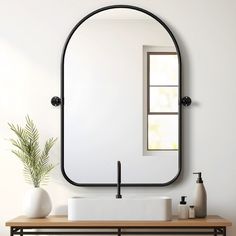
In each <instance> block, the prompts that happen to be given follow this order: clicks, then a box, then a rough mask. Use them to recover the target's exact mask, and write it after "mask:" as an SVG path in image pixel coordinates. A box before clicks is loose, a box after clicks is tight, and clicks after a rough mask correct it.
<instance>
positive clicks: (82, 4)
mask: <svg viewBox="0 0 236 236" xmlns="http://www.w3.org/2000/svg"><path fill="white" fill-rule="evenodd" d="M121 3H125V4H132V5H137V6H140V7H143V8H146V9H147V10H150V11H151V12H153V13H155V14H156V15H157V16H159V17H161V18H162V19H163V20H164V21H165V22H166V23H167V24H168V25H169V26H170V28H171V29H172V30H173V32H174V34H175V36H176V38H177V40H178V42H179V45H180V49H181V52H182V57H183V77H184V94H186V95H190V96H191V97H192V99H193V101H194V104H193V105H192V106H191V108H189V109H185V111H184V117H183V118H184V145H185V148H184V149H185V150H184V166H183V172H182V176H181V177H180V178H179V180H178V181H177V182H176V183H175V184H173V185H171V186H169V187H165V188H145V189H144V188H137V189H134V188H127V189H123V194H124V195H125V194H126V193H135V192H136V193H137V194H141V193H145V194H152V195H162V194H165V195H169V196H171V197H173V199H174V205H176V204H177V202H178V201H179V197H180V195H183V194H184V195H188V196H189V201H190V203H191V201H192V196H193V190H194V187H195V186H194V185H195V184H194V182H195V177H193V176H192V174H191V173H192V172H193V171H194V170H201V171H202V172H203V173H204V179H205V185H206V188H207V191H208V210H209V213H211V214H220V215H222V216H224V217H227V218H229V219H231V220H232V221H233V223H234V224H235V223H236V202H235V199H236V187H235V184H234V180H235V179H236V159H235V156H236V149H235V147H234V145H235V140H236V139H235V133H236V123H235V120H236V108H235V88H236V79H235V78H236V71H235V61H236V53H235V52H236V44H235V42H236V28H235V23H234V22H235V20H236V15H235V10H236V2H235V1H233V0H228V1H222V0H208V1H205V0H198V1H195V0H156V1H144V0H126V1H124V0H123V1H118V0H109V1H108V0H103V1H100V0H81V1H78V0H40V1H39V0H38V1H36V0H35V1H32V0H21V1H17V0H1V1H0V29H1V30H0V52H1V53H0V81H1V86H0V111H1V123H0V147H1V148H0V181H1V182H0V183H1V185H0V186H1V198H0V199H1V201H0V212H1V214H0V224H1V227H0V234H1V235H8V231H7V228H5V227H4V222H5V221H6V220H7V219H9V218H12V217H15V216H16V215H19V214H21V199H22V197H23V194H24V192H25V191H26V190H27V189H28V188H29V186H28V185H27V184H25V183H24V179H23V177H22V170H21V165H20V163H19V161H18V160H17V159H16V158H15V157H14V156H13V155H12V154H11V153H10V145H9V142H8V141H7V140H6V139H7V138H9V137H11V133H10V132H9V128H8V126H7V122H18V123H23V122H24V116H25V115H26V114H29V115H30V116H31V117H32V118H33V119H34V120H35V122H36V123H37V126H38V128H39V129H40V131H41V134H42V135H41V138H42V141H45V139H46V138H47V137H50V136H57V137H59V136H60V133H59V131H60V118H59V109H57V108H53V107H52V106H51V105H50V98H51V97H52V96H53V95H55V94H59V89H60V88H59V86H60V84H59V80H60V79H59V77H60V54H61V51H62V47H63V43H64V41H65V39H66V37H67V34H68V33H69V31H70V29H71V28H72V27H73V26H74V24H75V23H77V21H78V20H79V19H81V18H82V17H83V16H84V15H86V14H87V13H89V12H90V11H92V10H94V9H96V8H98V7H102V6H105V5H111V4H121ZM52 158H53V160H54V161H55V162H59V159H60V150H59V144H57V145H56V146H55V148H54V150H53V153H52ZM46 188H47V190H48V191H49V192H50V194H51V197H52V199H53V202H54V211H53V212H54V213H55V212H56V213H57V212H59V211H62V209H63V207H61V206H62V205H63V204H65V203H66V200H67V198H68V197H69V196H71V195H78V194H80V195H84V196H88V195H105V194H106V195H114V194H115V189H112V188H107V189H102V188H76V187H73V186H71V185H70V184H69V183H67V182H66V181H65V180H64V179H63V178H62V176H61V173H60V169H59V167H58V168H57V169H56V170H55V171H54V173H53V175H52V178H51V182H50V184H49V185H48V186H47V187H46ZM235 234H236V227H235V226H234V227H232V229H231V230H229V234H228V235H231V236H233V235H235Z"/></svg>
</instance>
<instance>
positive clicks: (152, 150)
mask: <svg viewBox="0 0 236 236" xmlns="http://www.w3.org/2000/svg"><path fill="white" fill-rule="evenodd" d="M151 55H176V56H177V58H178V53H177V52H171V51H152V50H150V51H149V50H148V51H147V52H146V55H145V56H146V68H147V70H146V73H147V74H146V80H145V83H146V86H145V88H146V90H147V91H146V95H147V97H146V99H145V102H146V104H145V105H146V112H145V116H146V117H145V120H146V130H145V131H146V145H145V146H146V151H147V152H158V151H164V152H166V151H171V152H172V151H177V152H178V151H179V149H180V125H179V120H178V139H177V143H178V148H177V149H167V148H165V149H150V148H149V138H148V137H149V115H177V118H178V119H180V118H179V116H180V108H179V106H178V111H177V112H151V111H150V88H151V87H160V88H164V87H165V88H166V87H171V88H172V87H173V88H178V105H179V97H180V81H179V74H178V85H150V56H151ZM178 69H179V68H178Z"/></svg>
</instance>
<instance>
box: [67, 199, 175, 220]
mask: <svg viewBox="0 0 236 236" xmlns="http://www.w3.org/2000/svg"><path fill="white" fill-rule="evenodd" d="M171 216H172V200H171V198H169V197H140V198H139V197H134V198H121V199H116V198H115V197H114V198H105V197H104V198H99V197H98V198H81V197H73V198H70V199H69V200H68V220H72V221H79V220H98V221H99V220H147V221H153V220H157V221H168V220H171Z"/></svg>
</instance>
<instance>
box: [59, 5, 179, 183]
mask: <svg viewBox="0 0 236 236" xmlns="http://www.w3.org/2000/svg"><path fill="white" fill-rule="evenodd" d="M61 72H62V98H63V100H64V103H63V105H62V172H63V174H64V176H65V178H66V179H67V180H68V181H69V182H70V183H72V184H74V185H78V186H114V185H115V183H116V174H117V173H116V163H117V160H120V161H121V163H122V184H123V185H124V186H152V185H153V186H154V185H155V186H162V185H167V184H170V183H172V182H173V181H174V180H175V179H176V178H177V177H178V175H179V173H180V170H181V152H180V150H181V142H180V137H181V128H180V123H181V112H180V104H179V100H180V99H179V98H180V94H181V84H180V77H181V63H180V53H179V49H178V45H177V43H176V40H175V38H174V36H173V34H172V33H171V32H170V30H169V29H168V28H167V26H166V25H165V24H164V23H163V22H162V21H161V20H160V19H159V18H157V17H156V16H154V15H153V14H151V13H150V12H147V11H146V10H143V9H140V8H136V7H132V6H111V7H105V8H102V9H99V10H97V11H95V12H93V13H91V14H90V15H88V16H87V17H85V18H84V19H83V20H82V21H80V22H79V23H78V24H77V25H76V26H75V27H74V29H73V30H72V31H71V33H70V35H69V37H68V39H67V41H66V44H65V48H64V50H63V56H62V70H61Z"/></svg>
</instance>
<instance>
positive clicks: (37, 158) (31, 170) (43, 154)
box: [9, 116, 57, 218]
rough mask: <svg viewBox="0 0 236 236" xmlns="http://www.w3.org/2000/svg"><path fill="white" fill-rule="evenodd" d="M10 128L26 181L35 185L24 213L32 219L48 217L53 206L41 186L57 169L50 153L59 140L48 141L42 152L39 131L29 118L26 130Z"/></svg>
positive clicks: (26, 200) (12, 125)
mask: <svg viewBox="0 0 236 236" xmlns="http://www.w3.org/2000/svg"><path fill="white" fill-rule="evenodd" d="M9 126H10V129H11V130H12V131H13V132H14V133H15V135H16V139H10V141H11V143H12V145H13V146H14V149H13V150H12V152H13V153H14V154H15V155H16V156H17V157H18V158H19V159H20V160H21V162H22V163H23V166H24V175H25V180H26V181H27V182H28V183H30V184H32V185H33V188H32V189H30V191H28V192H27V193H26V197H25V199H24V200H25V201H24V205H23V208H24V213H25V215H26V216H27V217H30V218H42V217H46V216H47V215H48V214H49V213H50V212H51V209H52V204H51V200H50V197H49V195H48V193H47V192H46V191H45V190H44V189H43V188H41V187H40V186H41V184H45V183H46V182H47V181H48V177H49V173H50V172H51V171H52V169H53V168H54V167H55V165H53V164H52V163H50V162H49V152H50V150H51V148H52V147H53V145H54V143H55V142H56V140H57V139H55V138H50V139H48V140H47V141H46V143H45V145H44V148H43V149H42V150H41V149H40V146H39V132H38V129H37V128H36V126H35V124H34V122H33V120H32V119H30V117H29V116H26V125H25V127H24V128H22V127H21V126H19V125H14V124H9Z"/></svg>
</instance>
